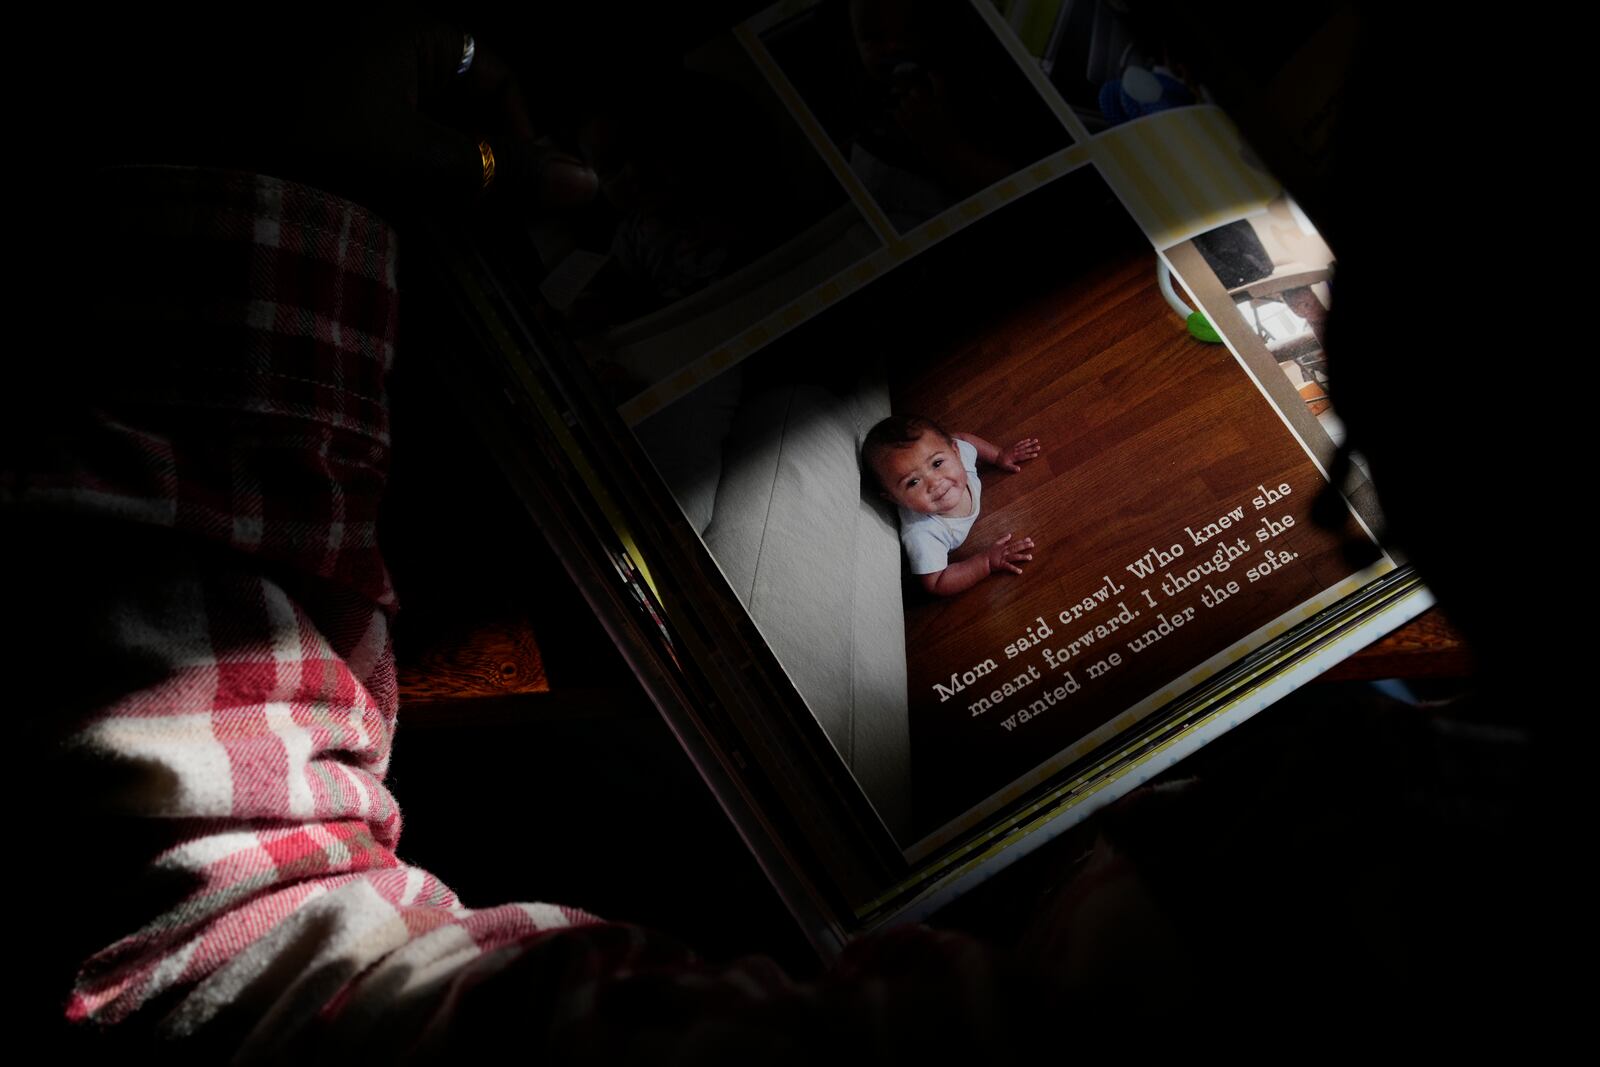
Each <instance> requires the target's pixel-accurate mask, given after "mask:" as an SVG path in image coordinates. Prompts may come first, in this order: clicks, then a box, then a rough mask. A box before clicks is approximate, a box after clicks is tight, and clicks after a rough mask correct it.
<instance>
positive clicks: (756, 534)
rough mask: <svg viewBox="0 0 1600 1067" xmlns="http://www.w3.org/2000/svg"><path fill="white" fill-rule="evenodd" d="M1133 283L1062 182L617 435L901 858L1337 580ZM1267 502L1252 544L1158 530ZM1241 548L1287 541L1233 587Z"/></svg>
mask: <svg viewBox="0 0 1600 1067" xmlns="http://www.w3.org/2000/svg"><path fill="white" fill-rule="evenodd" d="M1156 268H1157V258H1156V255H1155V253H1154V251H1153V250H1152V249H1151V247H1150V244H1149V242H1148V241H1147V240H1146V239H1145V237H1144V235H1143V233H1141V232H1140V231H1139V229H1138V227H1137V226H1135V225H1134V223H1133V221H1132V219H1131V218H1130V217H1129V216H1128V215H1127V214H1126V212H1124V211H1123V210H1122V209H1121V208H1120V205H1119V203H1118V202H1117V200H1116V199H1115V196H1114V194H1113V193H1112V192H1111V190H1110V188H1109V186H1108V185H1107V184H1106V183H1105V181H1104V180H1103V179H1102V178H1101V177H1100V175H1099V174H1098V173H1097V172H1096V171H1095V170H1094V168H1092V167H1085V168H1082V169H1080V170H1078V171H1075V172H1073V173H1070V174H1068V175H1066V176H1064V177H1062V178H1060V179H1057V180H1055V181H1053V182H1051V183H1049V184H1047V185H1046V186H1044V187H1043V188H1042V189H1040V190H1038V191H1037V192H1035V193H1033V194H1031V195H1030V196H1028V197H1026V198H1023V199H1020V200H1018V201H1016V202H1014V203H1012V204H1009V205H1007V206H1006V207H1003V208H1001V209H1000V210H999V211H997V212H995V213H994V214H993V215H992V216H990V217H989V218H988V219H986V220H985V225H984V226H982V227H971V228H968V229H965V230H962V231H959V232H957V233H955V234H953V235H952V236H950V237H949V238H948V239H946V240H945V241H943V242H941V243H940V245H939V246H938V247H937V248H936V249H935V250H933V251H932V252H930V253H928V254H927V255H925V256H923V257H921V258H919V259H918V260H916V261H914V262H912V263H910V264H907V265H905V266H902V267H900V268H897V269H896V270H894V271H892V272H890V273H889V274H887V275H885V276H884V277H883V278H881V279H879V280H878V281H877V282H875V283H874V284H873V287H872V289H871V291H870V293H869V294H867V296H869V297H870V300H867V299H857V298H854V297H852V298H851V299H848V300H845V301H842V302H841V303H840V304H839V305H838V306H837V307H836V308H835V309H834V310H832V311H830V312H829V313H827V314H824V315H821V316H818V317H816V318H814V319H811V320H809V321H807V322H806V323H804V324H802V325H800V326H798V327H797V328H796V329H795V330H794V331H793V332H791V333H789V334H786V335H784V336H783V337H781V338H779V339H777V340H775V341H774V342H773V343H772V344H770V345H769V346H768V347H767V348H765V349H763V350H762V351H761V352H759V353H757V354H756V355H754V356H752V357H750V358H748V359H746V360H744V361H742V362H740V363H738V364H736V365H735V366H733V367H731V368H730V369H729V370H728V371H726V372H724V373H723V374H721V375H719V376H718V377H716V378H714V379H712V380H711V381H710V382H707V383H705V384H704V385H701V386H700V387H698V388H697V389H696V390H695V391H693V392H692V393H690V394H688V395H686V396H685V397H683V398H682V399H680V400H679V401H677V402H675V403H674V404H672V405H669V406H668V407H667V408H665V409H663V410H662V411H661V412H660V413H658V414H657V415H654V416H652V417H651V418H649V419H647V420H645V421H644V422H642V423H640V424H639V426H638V427H637V428H636V433H637V435H638V437H639V440H640V443H641V445H642V446H643V451H644V453H645V455H646V456H648V457H649V459H650V461H651V462H652V463H653V464H654V465H655V466H656V468H657V470H659V471H660V473H661V475H662V477H663V479H664V480H665V481H666V482H667V484H668V485H669V486H670V487H671V488H672V490H673V494H674V496H675V498H676V499H677V501H678V503H679V505H680V506H681V508H682V512H683V516H684V519H685V520H686V522H687V523H688V524H689V526H690V527H692V529H693V531H694V532H695V533H696V534H697V535H698V536H699V538H700V540H701V542H702V543H703V544H704V545H705V548H706V551H707V553H708V554H709V556H710V557H711V560H712V561H714V563H715V564H716V567H717V570H718V571H719V572H720V574H721V576H722V578H723V579H725V580H726V582H727V586H728V589H729V590H730V591H731V593H732V595H733V596H734V597H736V598H737V600H738V602H739V605H740V606H742V607H743V609H744V610H745V611H746V612H747V613H748V615H749V618H750V620H751V622H752V623H753V624H754V626H755V627H756V629H757V630H758V631H759V633H760V635H761V638H762V640H763V641H764V642H765V643H766V645H767V646H768V648H770V650H771V652H772V654H773V656H774V657H775V659H776V660H777V662H778V664H779V665H780V666H781V668H782V670H783V672H784V674H785V675H786V676H787V678H788V680H789V681H790V682H792V684H793V686H794V690H795V692H796V693H797V694H798V695H799V696H800V698H802V699H803V701H804V703H805V707H806V709H807V711H809V713H810V716H811V718H812V719H814V723H815V728H816V729H817V730H818V731H819V732H820V734H821V737H822V738H825V739H826V742H827V743H828V744H830V745H831V746H832V748H833V750H834V751H835V752H837V754H838V756H839V759H840V760H841V762H842V764H843V766H844V767H845V768H847V769H848V771H849V773H850V774H851V775H852V776H853V778H854V780H855V782H856V783H857V784H858V785H859V786H860V788H861V791H862V793H863V794H864V795H865V796H866V798H867V799H868V800H869V801H870V803H871V805H872V808H873V811H874V812H875V813H876V815H877V816H878V818H879V819H880V820H881V821H882V824H883V826H884V828H885V829H886V830H887V831H888V833H889V834H890V835H891V836H892V837H893V838H894V840H895V841H897V842H899V843H900V845H901V846H902V847H903V849H904V850H905V852H906V855H907V856H908V857H916V856H919V855H926V854H928V852H929V850H936V849H937V848H939V847H941V842H948V841H949V840H951V839H952V835H954V834H958V833H961V832H965V829H969V828H970V827H971V826H973V825H976V824H977V823H978V822H981V821H982V820H983V819H985V818H987V817H988V816H989V815H991V814H992V813H993V812H994V811H997V810H999V808H1000V806H1002V805H1003V804H1004V803H1005V802H1006V797H1008V796H1012V795H1014V793H1015V791H1016V790H1017V789H1020V788H1025V787H1026V783H1028V782H1030V781H1033V780H1035V779H1037V778H1038V777H1039V776H1040V775H1046V776H1047V775H1048V774H1050V773H1053V770H1052V768H1054V769H1060V768H1062V767H1065V766H1067V764H1068V763H1069V762H1070V761H1072V760H1075V759H1078V758H1080V756H1081V755H1082V754H1084V753H1089V752H1093V751H1095V750H1097V746H1100V745H1103V744H1105V743H1107V741H1108V740H1109V739H1110V738H1111V737H1112V736H1113V735H1120V734H1121V733H1122V732H1123V731H1126V730H1128V729H1129V728H1130V724H1133V723H1136V722H1137V721H1138V719H1137V715H1138V714H1142V713H1141V712H1139V710H1138V709H1139V708H1141V707H1144V706H1146V705H1147V704H1148V706H1149V707H1151V708H1154V707H1157V706H1159V704H1160V703H1161V701H1155V697H1156V696H1158V695H1159V694H1160V693H1161V692H1162V687H1164V686H1167V685H1168V684H1170V683H1172V682H1173V680H1174V679H1177V678H1180V677H1182V676H1183V675H1184V672H1186V671H1190V670H1192V669H1193V668H1194V667H1195V666H1196V665H1197V664H1201V663H1203V662H1205V661H1206V660H1207V659H1208V657H1212V656H1215V655H1218V654H1219V653H1221V652H1222V651H1223V650H1224V649H1226V648H1228V647H1229V646H1230V644H1231V643H1233V642H1236V641H1238V640H1240V639H1241V638H1243V637H1244V636H1245V635H1248V634H1250V633H1252V632H1254V631H1256V630H1257V629H1259V628H1261V627H1262V626H1263V625H1264V624H1266V623H1268V622H1270V621H1271V620H1273V619H1274V618H1276V617H1277V616H1278V615H1279V614H1281V613H1282V612H1283V611H1284V610H1286V609H1287V608H1288V607H1289V606H1291V605H1293V604H1297V603H1299V602H1301V601H1302V600H1304V599H1305V598H1306V597H1307V596H1310V595H1312V594H1315V593H1317V592H1318V591H1320V590H1323V589H1327V588H1328V587H1329V586H1331V585H1332V584H1333V583H1335V582H1337V581H1339V580H1341V579H1342V578H1343V577H1344V576H1345V575H1347V574H1348V573H1349V571H1350V567H1351V565H1350V563H1349V562H1348V560H1346V559H1345V558H1344V556H1343V555H1342V554H1341V552H1340V545H1341V544H1342V539H1341V537H1340V536H1335V535H1334V534H1332V533H1326V534H1325V535H1324V534H1322V533H1313V532H1312V525H1313V524H1312V523H1310V522H1309V521H1306V522H1300V521H1293V522H1292V524H1291V523H1287V522H1283V521H1282V520H1283V518H1284V517H1286V516H1287V511H1285V510H1284V509H1287V508H1289V507H1291V506H1298V505H1299V504H1300V502H1301V501H1303V500H1309V499H1310V498H1311V494H1309V493H1307V492H1305V491H1304V490H1305V489H1308V488H1309V487H1310V486H1312V485H1313V484H1315V483H1316V482H1318V481H1320V480H1321V475H1320V474H1318V473H1317V471H1316V469H1315V467H1314V465H1313V464H1312V463H1311V461H1310V459H1309V457H1308V456H1307V455H1306V453H1305V452H1304V450H1303V449H1302V448H1301V446H1300V445H1299V444H1298V443H1297V441H1296V440H1295V438H1294V437H1293V436H1292V435H1291V434H1290V433H1289V432H1288V430H1287V428H1286V427H1285V426H1284V425H1283V422H1282V420H1281V418H1280V417H1279V415H1278V414H1277V412H1276V410H1275V409H1274V408H1272V407H1271V406H1270V405H1268V404H1266V403H1265V402H1264V401H1263V400H1262V397H1261V394H1260V391H1259V390H1258V389H1257V387H1256V385H1255V383H1254V381H1253V380H1252V379H1251V378H1250V376H1248V375H1247V374H1245V373H1244V372H1243V370H1242V369H1241V368H1240V367H1239V365H1238V363H1237V362H1236V361H1235V359H1234V357H1233V356H1232V355H1231V354H1230V353H1229V351H1228V350H1227V349H1226V348H1225V347H1224V346H1222V345H1214V344H1206V343H1205V342H1202V341H1199V340H1197V339H1195V338H1194V337H1193V336H1191V335H1190V334H1189V332H1188V330H1187V329H1186V327H1185V324H1184V321H1183V319H1182V318H1181V317H1179V316H1178V315H1177V314H1176V313H1175V312H1174V311H1173V309H1172V308H1171V307H1170V306H1169V305H1168V303H1167V301H1166V299H1165V297H1164V296H1163V295H1162V293H1161V289H1160V280H1159V278H1158V275H1157V269H1156ZM1219 412H1221V413H1224V414H1225V416H1226V417H1225V418H1223V419H1221V420H1220V421H1219V415H1218V413H1219ZM1291 483H1293V486H1294V488H1293V489H1292V490H1291V492H1290V493H1289V494H1287V501H1288V502H1286V503H1284V504H1282V505H1281V507H1279V506H1278V505H1276V504H1275V505H1274V507H1275V509H1276V510H1275V511H1274V512H1273V514H1272V515H1271V516H1270V517H1271V518H1272V519H1273V520H1274V521H1275V523H1276V525H1275V526H1274V527H1273V528H1272V529H1263V530H1262V531H1260V532H1256V531H1251V530H1242V531H1241V532H1242V533H1246V534H1248V535H1249V543H1248V544H1246V543H1244V538H1243V537H1239V538H1230V539H1228V540H1227V542H1226V543H1225V544H1222V543H1220V542H1219V546H1220V547H1218V546H1209V545H1208V546H1206V547H1205V549H1204V552H1202V550H1201V545H1200V542H1199V541H1193V540H1192V537H1191V535H1190V534H1184V533H1182V531H1183V530H1184V529H1185V528H1186V524H1189V525H1193V524H1195V523H1197V522H1199V521H1200V520H1202V519H1206V520H1210V519H1213V518H1215V517H1216V516H1217V515H1218V514H1219V512H1220V513H1221V514H1224V515H1226V514H1227V512H1226V511H1225V510H1223V509H1225V507H1231V506H1233V504H1234V503H1236V502H1237V501H1240V500H1243V501H1244V502H1245V503H1244V506H1245V507H1246V508H1248V507H1249V506H1250V505H1249V500H1250V497H1251V496H1252V495H1255V494H1257V493H1261V492H1264V490H1262V489H1260V488H1259V487H1262V486H1267V487H1274V492H1275V493H1276V494H1278V495H1275V496H1274V500H1279V499H1282V498H1283V494H1281V490H1280V489H1279V488H1278V487H1282V486H1287V485H1290V484H1291ZM1302 514H1303V513H1302ZM1236 518H1237V519H1238V520H1239V521H1241V522H1242V521H1243V519H1244V515H1243V511H1241V512H1240V514H1239V515H1238V516H1236ZM1233 521H1234V519H1229V520H1228V524H1229V525H1232V523H1233ZM1196 528H1198V527H1196ZM1274 530H1276V531H1277V532H1274ZM1280 532H1281V533H1282V537H1283V539H1282V540H1277V539H1276V538H1277V537H1278V535H1279V533H1280ZM1261 537H1271V538H1274V540H1273V542H1272V545H1271V546H1270V547H1272V548H1273V550H1274V551H1281V550H1282V549H1283V546H1285V545H1290V544H1292V545H1293V548H1292V550H1291V553H1290V555H1288V556H1285V557H1283V558H1285V559H1287V560H1291V561H1292V565H1286V566H1285V568H1284V569H1283V570H1281V571H1280V570H1278V569H1277V568H1276V566H1275V565H1271V570H1270V573H1271V574H1272V577H1271V579H1270V580H1268V581H1254V580H1252V579H1250V578H1248V577H1246V576H1245V574H1244V572H1245V570H1246V569H1247V568H1250V567H1252V566H1257V565H1262V564H1263V561H1265V560H1266V559H1267V555H1266V551H1267V548H1268V547H1269V546H1267V545H1265V544H1264V543H1261V542H1260V541H1259V538H1261ZM1180 538H1181V539H1186V540H1188V541H1192V547H1190V548H1189V549H1188V551H1187V552H1186V551H1185V549H1184V547H1183V546H1182V545H1178V544H1176V543H1175V542H1176V541H1177V540H1178V539H1180ZM1158 549H1159V551H1158ZM1219 552H1220V553H1222V555H1221V556H1220V557H1217V556H1216V554H1217V553H1219ZM1191 557H1192V559H1191ZM1214 557H1215V558H1214ZM1180 558H1182V562H1183V564H1184V565H1185V566H1187V565H1189V564H1190V563H1191V562H1193V561H1198V562H1201V563H1204V564H1205V566H1206V567H1208V568H1210V569H1209V570H1207V571H1206V572H1205V573H1204V574H1202V573H1201V572H1200V571H1195V578H1194V580H1193V581H1191V580H1190V579H1189V578H1187V577H1186V575H1188V573H1189V572H1188V570H1186V569H1185V568H1184V567H1181V566H1180V565H1179V562H1178V561H1179V559H1180ZM1157 560H1162V561H1164V562H1159V563H1158V562H1155V561H1157ZM1235 564H1237V568H1236V569H1229V570H1227V571H1226V572H1224V571H1223V570H1222V569H1221V568H1224V567H1227V568H1234V567H1235ZM1164 569H1166V570H1171V572H1172V573H1171V576H1170V577H1169V576H1168V575H1167V574H1166V573H1165V570H1164ZM1213 572H1214V574H1213ZM1214 575H1215V576H1214ZM1202 579H1205V580H1209V581H1211V582H1212V583H1213V585H1214V586H1215V588H1214V589H1213V588H1211V587H1208V586H1207V585H1206V584H1205V581H1203V580H1202ZM1163 582H1165V583H1166V587H1165V588H1164V587H1163V585H1162V583H1163ZM1230 583H1232V588H1231V590H1230V587H1229V586H1230ZM1180 584H1181V588H1180ZM1165 589H1171V590H1172V591H1171V592H1167V591H1165ZM1213 594H1216V595H1213ZM1202 596H1205V597H1209V598H1210V600H1209V603H1208V604H1207V603H1202V602H1201V601H1200V600H1199V598H1200V597H1202ZM1224 601H1225V602H1224ZM1202 612H1203V614H1202ZM1172 695H1176V694H1172ZM1152 701H1154V702H1152ZM1130 716H1133V717H1131V718H1130ZM805 725H806V726H808V727H809V726H810V725H811V724H809V723H807V724H805ZM820 740H821V738H819V741H820ZM1064 761H1065V762H1064ZM1008 791H1009V792H1008Z"/></svg>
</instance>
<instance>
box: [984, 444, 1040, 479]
mask: <svg viewBox="0 0 1600 1067" xmlns="http://www.w3.org/2000/svg"><path fill="white" fill-rule="evenodd" d="M1041 451H1042V449H1041V448H1040V447H1039V439H1038V438H1037V437H1024V438H1023V439H1022V440H1020V441H1018V442H1017V443H1016V444H1014V445H1012V446H1011V447H1010V448H1003V449H1001V450H1000V458H999V459H998V460H997V461H996V463H995V466H996V467H1000V468H1002V469H1003V470H1008V471H1010V472H1011V473H1013V474H1015V473H1016V472H1017V471H1019V470H1021V469H1022V464H1024V463H1026V462H1028V460H1030V459H1038V458H1039V453H1040V452H1041Z"/></svg>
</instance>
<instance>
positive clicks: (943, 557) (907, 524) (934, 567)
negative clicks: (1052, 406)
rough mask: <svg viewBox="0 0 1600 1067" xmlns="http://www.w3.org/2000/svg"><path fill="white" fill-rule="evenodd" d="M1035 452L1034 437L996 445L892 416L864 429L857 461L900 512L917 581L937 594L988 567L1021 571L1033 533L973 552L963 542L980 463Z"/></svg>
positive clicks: (1002, 465)
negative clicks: (1009, 443) (1029, 535)
mask: <svg viewBox="0 0 1600 1067" xmlns="http://www.w3.org/2000/svg"><path fill="white" fill-rule="evenodd" d="M1038 456H1039V439H1038V438H1037V437H1025V438H1023V439H1022V440H1020V441H1017V442H1016V443H1015V444H1012V445H1009V446H1007V447H1006V448H998V447H996V446H995V445H992V444H990V443H989V442H988V441H985V440H984V439H983V438H981V437H979V436H978V435H977V434H971V433H954V434H950V433H946V432H945V431H944V430H942V429H940V428H939V426H938V425H937V424H935V423H933V422H931V421H929V420H928V419H924V418H922V417H920V416H916V415H894V416H891V417H889V418H887V419H884V420H883V421H881V422H879V423H878V424H877V425H876V426H874V427H873V428H872V429H871V430H869V431H868V432H867V439H866V441H865V442H864V443H863V444H862V446H861V466H862V469H863V471H864V473H866V474H867V475H868V476H869V478H871V479H875V480H876V482H877V485H878V490H879V492H881V493H882V495H883V497H884V499H886V500H889V501H891V502H892V503H894V504H895V506H896V507H897V508H898V509H899V513H900V543H901V545H903V546H904V548H905V554H906V561H907V563H908V564H909V566H910V568H911V573H912V574H913V575H915V576H916V577H917V579H918V580H919V581H920V582H921V584H922V588H923V589H925V590H927V591H928V592H930V593H934V594H937V595H939V596H954V595H956V594H957V593H961V592H965V591H966V590H968V589H971V588H972V587H973V586H975V585H977V584H978V583H979V582H981V581H983V580H984V579H985V578H987V577H989V575H991V574H997V573H1011V574H1021V573H1022V567H1021V566H1020V565H1021V564H1023V563H1027V562H1030V561H1032V559H1033V538H1031V537H1018V536H1016V534H1015V533H1014V532H1010V531H1008V532H1007V533H1005V534H1003V535H1001V536H999V537H997V538H995V539H994V540H993V541H991V542H989V543H988V544H986V545H981V546H979V547H978V549H977V551H975V552H974V551H966V552H962V553H960V558H959V559H958V560H957V561H955V562H952V560H951V556H952V555H953V554H955V553H956V552H957V550H958V549H960V548H961V546H962V544H963V543H964V542H965V541H966V539H967V534H968V533H970V532H971V530H972V524H973V523H974V522H975V521H977V518H978V514H979V512H980V511H981V510H982V507H983V503H982V502H983V479H982V478H981V477H980V476H979V474H978V462H979V461H980V460H981V461H982V462H983V463H985V464H986V465H988V466H990V467H993V468H996V469H998V470H1000V471H1008V472H1011V473H1013V474H1014V473H1016V472H1017V471H1020V470H1021V469H1022V467H1021V466H1020V464H1022V463H1026V462H1027V461H1028V460H1031V459H1037V458H1038Z"/></svg>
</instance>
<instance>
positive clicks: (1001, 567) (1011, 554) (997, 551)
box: [989, 534, 1033, 574]
mask: <svg viewBox="0 0 1600 1067" xmlns="http://www.w3.org/2000/svg"><path fill="white" fill-rule="evenodd" d="M1032 561H1033V538H1031V537H1024V538H1023V539H1022V540H1020V541H1018V542H1017V543H1016V544H1012V543H1011V535H1010V534H1006V535H1005V536H1004V537H1002V538H1000V539H999V540H998V541H996V542H995V543H994V544H992V545H990V546H989V573H990V574H993V573H994V572H995V571H1010V572H1011V573H1012V574H1021V573H1022V568H1021V567H1019V566H1017V564H1018V563H1031V562H1032Z"/></svg>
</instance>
